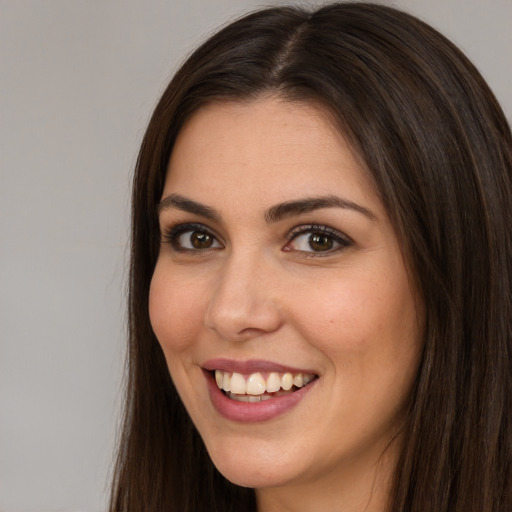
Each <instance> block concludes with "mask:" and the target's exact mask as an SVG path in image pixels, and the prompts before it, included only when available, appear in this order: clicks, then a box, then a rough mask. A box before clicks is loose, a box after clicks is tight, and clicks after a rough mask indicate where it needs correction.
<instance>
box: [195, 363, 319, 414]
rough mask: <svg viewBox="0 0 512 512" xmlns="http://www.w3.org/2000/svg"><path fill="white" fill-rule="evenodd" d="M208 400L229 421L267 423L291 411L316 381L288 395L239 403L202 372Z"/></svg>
mask: <svg viewBox="0 0 512 512" xmlns="http://www.w3.org/2000/svg"><path fill="white" fill-rule="evenodd" d="M204 375H205V377H206V382H207V384H208V391H209V393H210V399H211V401H212V403H213V405H214V407H215V409H217V411H218V412H219V413H220V414H221V415H222V416H224V417H225V418H227V419H228V420H231V421H238V422H243V423H256V422H261V421H268V420H271V419H273V418H276V417H277V416H280V415H281V414H284V413H285V412H287V411H289V410H290V409H293V408H294V407H295V406H296V405H297V404H298V403H299V402H300V401H301V400H302V399H303V398H304V397H305V395H306V394H307V393H308V392H309V390H310V389H311V388H312V387H313V386H314V385H315V384H316V381H317V379H315V380H314V381H312V382H311V383H309V384H308V385H307V386H304V387H303V388H300V389H298V390H297V391H294V392H293V393H290V394H288V395H281V396H278V397H275V398H270V399H268V400H264V401H262V402H252V403H250V402H239V401H237V400H232V399H231V398H228V397H227V396H226V395H225V394H224V393H223V392H222V391H221V390H220V389H219V387H218V386H217V383H216V382H215V379H214V378H213V376H212V374H211V373H210V372H207V371H204Z"/></svg>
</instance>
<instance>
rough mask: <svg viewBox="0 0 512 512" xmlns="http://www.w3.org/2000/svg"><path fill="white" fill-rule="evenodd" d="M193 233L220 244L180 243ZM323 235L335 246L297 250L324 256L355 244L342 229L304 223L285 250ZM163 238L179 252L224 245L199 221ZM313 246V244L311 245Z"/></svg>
mask: <svg viewBox="0 0 512 512" xmlns="http://www.w3.org/2000/svg"><path fill="white" fill-rule="evenodd" d="M189 232H190V234H192V233H194V232H196V233H198V234H204V235H207V236H209V237H211V239H212V244H218V247H206V248H195V249H194V248H191V247H183V246H182V245H180V243H179V238H180V237H181V236H182V235H184V234H186V233H189ZM308 234H309V235H310V236H311V235H315V234H317V235H321V236H324V237H327V238H328V239H329V240H330V241H331V242H332V245H334V247H331V248H329V249H327V250H325V251H314V250H311V251H306V250H297V252H300V253H301V254H302V255H304V256H305V257H324V256H329V255H331V254H333V253H336V252H338V251H342V250H343V249H345V248H347V247H349V246H351V245H352V244H353V242H352V240H351V239H350V238H349V237H348V236H347V235H345V234H344V233H341V232H340V231H338V230H336V229H333V228H331V227H329V226H324V225H321V224H309V225H302V226H297V227H296V228H294V229H293V230H292V231H291V232H290V234H289V236H288V242H286V244H285V245H284V247H283V251H285V252H291V251H293V250H294V249H292V248H289V246H290V244H292V243H293V242H294V240H297V239H298V238H299V237H300V236H302V235H308ZM163 239H164V241H165V242H166V243H170V244H171V246H172V247H173V249H174V250H175V251H178V252H191V253H194V252H195V253H204V252H207V251H212V250H217V249H220V248H222V247H223V245H222V242H220V241H219V237H218V236H217V235H216V234H215V233H214V232H212V230H211V229H209V228H207V227H206V226H204V225H203V224H198V223H186V224H178V225H176V226H173V227H171V228H169V229H168V230H166V231H164V232H163ZM307 243H308V244H309V245H310V244H311V240H309V241H308V242H307ZM310 247H311V245H310Z"/></svg>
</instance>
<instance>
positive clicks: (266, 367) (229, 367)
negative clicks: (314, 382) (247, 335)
mask: <svg viewBox="0 0 512 512" xmlns="http://www.w3.org/2000/svg"><path fill="white" fill-rule="evenodd" d="M202 366H203V368H204V369H205V370H208V371H213V370H224V371H225V372H236V373H241V374H243V375H250V374H251V373H256V372H261V373H265V372H279V373H285V372H290V373H315V372H314V371H311V370H307V369H303V368H292V367H291V366H284V365H282V364H277V363H272V362H271V361H264V360H262V359H250V360H248V361H235V360H233V359H221V358H218V359H209V360H208V361H206V362H204V363H203V365H202Z"/></svg>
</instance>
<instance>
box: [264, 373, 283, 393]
mask: <svg viewBox="0 0 512 512" xmlns="http://www.w3.org/2000/svg"><path fill="white" fill-rule="evenodd" d="M280 389H281V377H279V374H278V373H275V372H272V373H271V374H270V375H269V376H268V377H267V393H275V392H276V391H279V390H280Z"/></svg>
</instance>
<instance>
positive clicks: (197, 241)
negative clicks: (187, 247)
mask: <svg viewBox="0 0 512 512" xmlns="http://www.w3.org/2000/svg"><path fill="white" fill-rule="evenodd" d="M213 242H214V238H213V237H212V236H211V235H210V234H209V233H204V232H202V231H194V232H192V233H191V235H190V244H191V246H192V247H194V249H209V248H210V247H211V246H212V245H213Z"/></svg>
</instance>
